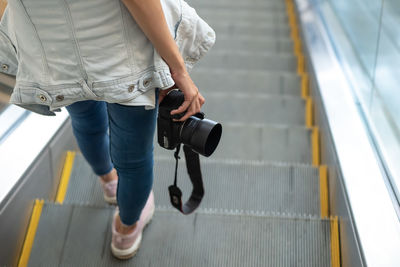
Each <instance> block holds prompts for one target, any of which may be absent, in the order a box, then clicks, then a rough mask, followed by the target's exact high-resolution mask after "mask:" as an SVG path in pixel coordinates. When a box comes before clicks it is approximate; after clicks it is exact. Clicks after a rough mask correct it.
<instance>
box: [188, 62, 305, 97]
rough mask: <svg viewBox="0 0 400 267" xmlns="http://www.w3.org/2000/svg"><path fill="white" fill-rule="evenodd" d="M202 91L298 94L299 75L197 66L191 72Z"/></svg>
mask: <svg viewBox="0 0 400 267" xmlns="http://www.w3.org/2000/svg"><path fill="white" fill-rule="evenodd" d="M191 76H192V79H193V81H194V82H195V83H196V85H197V86H198V87H199V89H200V91H201V92H202V93H208V92H225V93H229V94H230V93H235V92H238V93H247V94H249V95H251V94H253V93H264V94H272V95H276V94H280V95H296V96H300V94H301V90H300V77H299V76H297V74H294V73H286V74H285V73H273V72H268V71H251V72H249V71H246V70H227V69H224V68H214V69H213V71H212V72H210V71H209V69H207V68H197V69H194V70H193V72H192V73H191Z"/></svg>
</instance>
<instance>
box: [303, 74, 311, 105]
mask: <svg viewBox="0 0 400 267" xmlns="http://www.w3.org/2000/svg"><path fill="white" fill-rule="evenodd" d="M309 96H310V80H309V77H308V73H303V74H302V75H301V97H302V98H304V99H307V98H308V97H309Z"/></svg>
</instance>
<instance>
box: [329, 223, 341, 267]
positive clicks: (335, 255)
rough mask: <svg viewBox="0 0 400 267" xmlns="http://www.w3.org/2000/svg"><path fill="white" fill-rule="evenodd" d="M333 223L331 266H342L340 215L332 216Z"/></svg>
mask: <svg viewBox="0 0 400 267" xmlns="http://www.w3.org/2000/svg"><path fill="white" fill-rule="evenodd" d="M330 224H331V229H330V230H331V266H332V267H340V245H339V221H338V217H337V216H335V217H332V218H331V220H330Z"/></svg>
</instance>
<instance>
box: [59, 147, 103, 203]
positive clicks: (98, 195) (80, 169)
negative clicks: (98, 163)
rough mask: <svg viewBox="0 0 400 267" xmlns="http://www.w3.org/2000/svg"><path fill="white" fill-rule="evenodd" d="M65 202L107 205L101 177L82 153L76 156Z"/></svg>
mask: <svg viewBox="0 0 400 267" xmlns="http://www.w3.org/2000/svg"><path fill="white" fill-rule="evenodd" d="M64 202H65V203H82V204H94V205H99V206H104V205H107V204H106V202H105V201H104V197H103V191H102V188H101V185H100V181H99V177H98V176H97V175H96V174H94V173H93V171H92V169H91V168H90V166H89V164H88V163H87V162H86V161H85V159H84V158H83V156H82V155H81V154H77V155H76V157H75V161H74V165H73V168H72V172H71V176H70V179H69V184H68V189H67V194H66V195H65V200H64Z"/></svg>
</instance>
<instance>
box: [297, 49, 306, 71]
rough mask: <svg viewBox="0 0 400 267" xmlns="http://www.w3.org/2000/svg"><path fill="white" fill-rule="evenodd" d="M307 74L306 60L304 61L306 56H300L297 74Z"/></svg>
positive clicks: (298, 57)
mask: <svg viewBox="0 0 400 267" xmlns="http://www.w3.org/2000/svg"><path fill="white" fill-rule="evenodd" d="M303 73H305V60H304V55H303V54H301V55H298V56H297V74H299V75H302V74H303Z"/></svg>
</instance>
